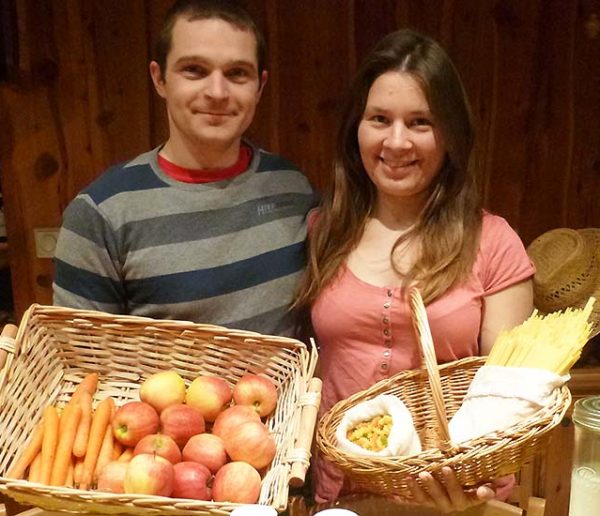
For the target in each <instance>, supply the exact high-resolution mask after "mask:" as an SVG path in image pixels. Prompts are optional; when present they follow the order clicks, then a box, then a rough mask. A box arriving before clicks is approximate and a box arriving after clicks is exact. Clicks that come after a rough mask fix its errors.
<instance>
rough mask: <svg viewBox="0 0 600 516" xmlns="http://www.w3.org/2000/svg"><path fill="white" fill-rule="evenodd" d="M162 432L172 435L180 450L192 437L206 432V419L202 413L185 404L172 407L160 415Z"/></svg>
mask: <svg viewBox="0 0 600 516" xmlns="http://www.w3.org/2000/svg"><path fill="white" fill-rule="evenodd" d="M160 426H161V431H162V433H163V434H165V435H170V436H171V437H172V438H173V440H174V441H175V442H176V443H177V445H178V446H179V447H180V448H183V447H184V446H185V443H187V442H188V439H189V438H190V437H191V436H192V435H196V434H201V433H202V432H204V430H205V428H204V418H203V417H202V414H201V413H200V411H198V410H197V409H195V408H194V407H189V406H187V405H184V404H183V403H178V404H177V405H171V406H170V407H167V408H166V409H164V410H163V411H162V412H161V413H160Z"/></svg>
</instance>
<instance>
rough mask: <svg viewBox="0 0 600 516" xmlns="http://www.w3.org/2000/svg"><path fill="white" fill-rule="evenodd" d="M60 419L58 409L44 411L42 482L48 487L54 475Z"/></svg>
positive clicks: (50, 408)
mask: <svg viewBox="0 0 600 516" xmlns="http://www.w3.org/2000/svg"><path fill="white" fill-rule="evenodd" d="M58 426H59V418H58V412H57V410H56V407H53V406H49V407H46V409H45V410H44V439H43V440H42V471H41V474H40V482H41V483H42V484H46V485H48V484H49V483H50V477H51V475H52V466H53V465H54V457H55V455H56V445H57V444H58Z"/></svg>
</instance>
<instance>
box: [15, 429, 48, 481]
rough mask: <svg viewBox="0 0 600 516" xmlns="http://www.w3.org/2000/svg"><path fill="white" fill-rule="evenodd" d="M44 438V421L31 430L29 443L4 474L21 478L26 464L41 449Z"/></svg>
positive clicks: (30, 461)
mask: <svg viewBox="0 0 600 516" xmlns="http://www.w3.org/2000/svg"><path fill="white" fill-rule="evenodd" d="M43 438H44V422H43V421H42V422H40V423H39V424H38V425H37V426H36V427H35V430H34V431H33V433H32V435H31V439H30V440H29V444H27V447H26V448H25V449H24V450H23V453H22V454H21V456H20V457H19V460H17V462H15V464H14V465H13V466H12V467H11V468H10V470H9V471H8V473H7V474H6V476H7V477H8V478H23V475H24V474H25V470H26V469H27V466H29V465H30V464H31V463H32V462H33V459H35V457H36V455H37V454H38V453H39V451H40V450H41V449H42V440H43Z"/></svg>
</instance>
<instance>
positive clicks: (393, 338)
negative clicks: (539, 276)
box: [311, 212, 535, 501]
mask: <svg viewBox="0 0 600 516" xmlns="http://www.w3.org/2000/svg"><path fill="white" fill-rule="evenodd" d="M534 272H535V269H534V267H533V264H532V263H531V261H530V260H529V257H528V256H527V253H526V252H525V248H524V247H523V244H522V242H521V240H520V238H519V237H518V235H517V234H516V233H515V232H514V230H513V229H512V228H511V227H510V226H509V225H508V223H507V222H506V221H505V220H504V219H503V218H501V217H498V216H495V215H492V214H490V213H487V212H484V216H483V223H482V234H481V244H480V248H479V252H478V255H477V258H476V262H475V265H474V268H473V273H472V275H471V276H470V278H469V279H468V281H467V282H465V283H464V284H462V285H460V286H458V287H456V288H453V289H451V290H449V291H448V292H446V293H445V294H444V295H443V296H441V297H440V298H438V299H436V300H435V301H433V302H432V303H431V304H429V305H428V306H427V317H428V320H429V325H430V327H431V333H432V336H433V341H434V344H435V349H436V355H437V359H438V363H444V362H449V361H452V360H458V359H460V358H464V357H468V356H473V355H478V354H479V346H478V338H479V331H480V327H481V318H482V306H483V298H484V297H485V296H487V295H490V294H493V293H495V292H498V291H500V290H503V289H505V288H507V287H509V286H511V285H514V284H515V283H518V282H520V281H523V280H524V279H526V278H528V277H530V276H532V275H533V273H534ZM402 294H403V293H402V289H401V288H396V287H389V288H388V287H378V286H374V285H371V284H369V283H366V282H364V281H362V280H360V279H359V278H357V277H356V276H355V275H354V274H353V273H352V271H350V270H349V269H348V268H347V267H343V268H342V270H341V271H340V274H339V276H338V277H337V279H336V280H335V281H334V282H333V283H332V284H331V285H330V286H328V287H327V288H326V289H325V290H324V291H323V292H322V293H321V295H320V296H319V298H318V299H317V301H316V302H315V303H314V305H313V307H312V312H311V314H312V322H313V326H314V330H315V335H316V338H317V343H318V344H319V346H320V368H321V375H322V379H323V392H322V401H321V407H320V415H323V414H324V413H325V412H326V411H327V410H329V409H330V408H331V407H332V406H333V405H334V404H335V403H336V402H337V401H339V400H342V399H345V398H347V397H349V396H351V395H352V394H354V393H356V392H358V391H360V390H363V389H366V388H368V387H370V386H371V385H373V384H374V383H376V382H378V381H380V380H383V379H385V378H388V377H389V376H391V375H394V374H395V373H398V372H399V371H403V370H405V369H415V368H418V367H419V366H420V364H421V360H420V351H419V348H418V343H417V341H416V338H415V336H414V332H413V328H412V322H411V318H410V312H409V307H408V302H407V300H405V299H403V296H402ZM314 466H315V468H314V482H315V489H316V494H317V499H318V500H320V501H325V500H327V501H330V500H335V499H337V498H338V496H339V495H340V490H341V488H342V484H343V476H342V475H341V473H340V472H339V470H337V469H336V468H335V467H334V466H333V465H332V464H330V463H328V462H326V461H325V460H324V459H322V458H321V457H317V459H316V461H315V464H314ZM346 490H347V489H346V487H345V488H344V492H346Z"/></svg>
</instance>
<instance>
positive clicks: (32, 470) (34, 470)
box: [27, 451, 42, 482]
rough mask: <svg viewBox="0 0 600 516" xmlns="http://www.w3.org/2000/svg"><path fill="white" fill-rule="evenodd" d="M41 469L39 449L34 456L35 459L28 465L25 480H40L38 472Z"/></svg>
mask: <svg viewBox="0 0 600 516" xmlns="http://www.w3.org/2000/svg"><path fill="white" fill-rule="evenodd" d="M41 469H42V452H41V451H39V452H38V454H37V455H36V456H35V459H33V460H32V461H31V464H30V465H29V476H28V477H27V480H29V482H39V481H40V473H41Z"/></svg>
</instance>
